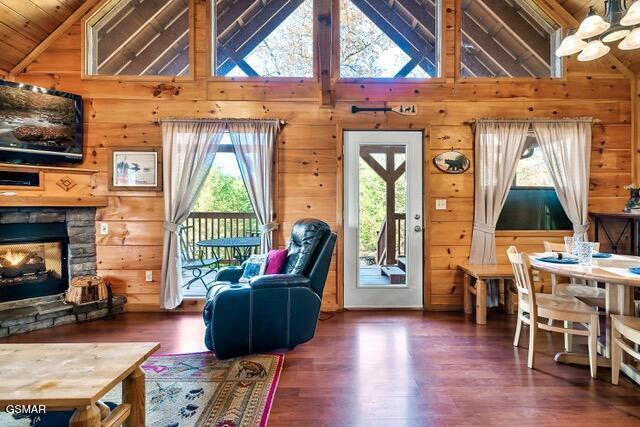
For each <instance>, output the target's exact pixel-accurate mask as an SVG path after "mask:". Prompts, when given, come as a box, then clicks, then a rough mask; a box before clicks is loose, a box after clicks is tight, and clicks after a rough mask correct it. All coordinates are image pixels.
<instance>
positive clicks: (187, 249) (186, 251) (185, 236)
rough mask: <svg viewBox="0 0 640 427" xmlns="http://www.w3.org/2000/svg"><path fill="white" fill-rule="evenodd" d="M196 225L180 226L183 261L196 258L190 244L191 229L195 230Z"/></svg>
mask: <svg viewBox="0 0 640 427" xmlns="http://www.w3.org/2000/svg"><path fill="white" fill-rule="evenodd" d="M193 229H194V226H193V225H189V226H187V227H181V228H180V259H181V260H182V263H186V262H189V261H193V260H194V259H195V257H194V255H193V250H192V248H191V245H189V230H193Z"/></svg>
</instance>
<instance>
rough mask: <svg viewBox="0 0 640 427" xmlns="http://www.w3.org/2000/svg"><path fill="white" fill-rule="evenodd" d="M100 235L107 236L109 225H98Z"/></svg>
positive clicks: (102, 223) (104, 223) (103, 223)
mask: <svg viewBox="0 0 640 427" xmlns="http://www.w3.org/2000/svg"><path fill="white" fill-rule="evenodd" d="M100 234H102V235H103V236H104V235H106V234H109V224H108V223H106V222H101V223H100Z"/></svg>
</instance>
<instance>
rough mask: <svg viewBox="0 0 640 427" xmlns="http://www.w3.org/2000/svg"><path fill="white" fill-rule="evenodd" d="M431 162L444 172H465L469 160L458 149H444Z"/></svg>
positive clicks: (469, 162) (469, 164) (467, 168)
mask: <svg viewBox="0 0 640 427" xmlns="http://www.w3.org/2000/svg"><path fill="white" fill-rule="evenodd" d="M433 164H434V165H436V167H437V168H438V169H439V170H441V171H442V172H444V173H465V172H466V171H467V170H469V167H471V161H470V160H469V159H468V158H467V156H465V155H464V154H463V153H461V152H459V151H454V150H451V151H446V152H444V153H440V154H438V155H437V156H435V157H434V158H433Z"/></svg>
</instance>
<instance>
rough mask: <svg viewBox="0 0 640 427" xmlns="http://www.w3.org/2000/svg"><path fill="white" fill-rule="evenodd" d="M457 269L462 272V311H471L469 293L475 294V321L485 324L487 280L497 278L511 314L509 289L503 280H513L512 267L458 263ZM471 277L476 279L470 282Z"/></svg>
mask: <svg viewBox="0 0 640 427" xmlns="http://www.w3.org/2000/svg"><path fill="white" fill-rule="evenodd" d="M457 268H458V270H460V271H462V274H463V285H462V286H463V289H462V292H463V295H464V312H465V313H466V314H472V313H473V307H472V303H471V295H472V294H473V295H475V296H476V323H477V324H479V325H486V324H487V280H498V281H499V282H500V288H501V289H504V298H505V299H504V306H505V308H506V310H507V313H509V314H513V310H512V303H511V291H510V290H509V289H508V288H507V287H505V280H513V279H514V275H513V269H512V268H511V266H510V265H507V264H495V265H487V264H458V267H457ZM471 278H474V279H476V282H475V284H472V283H471V282H472V281H471Z"/></svg>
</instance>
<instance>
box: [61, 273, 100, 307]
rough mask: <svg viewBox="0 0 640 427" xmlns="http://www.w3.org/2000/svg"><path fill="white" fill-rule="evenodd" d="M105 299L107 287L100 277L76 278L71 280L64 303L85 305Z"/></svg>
mask: <svg viewBox="0 0 640 427" xmlns="http://www.w3.org/2000/svg"><path fill="white" fill-rule="evenodd" d="M106 298H107V285H106V284H105V282H104V279H103V278H102V277H100V276H78V277H74V278H73V279H71V283H70V284H69V289H67V293H66V294H65V298H64V299H65V301H66V302H68V303H72V304H86V303H90V302H94V301H101V300H103V299H106Z"/></svg>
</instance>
